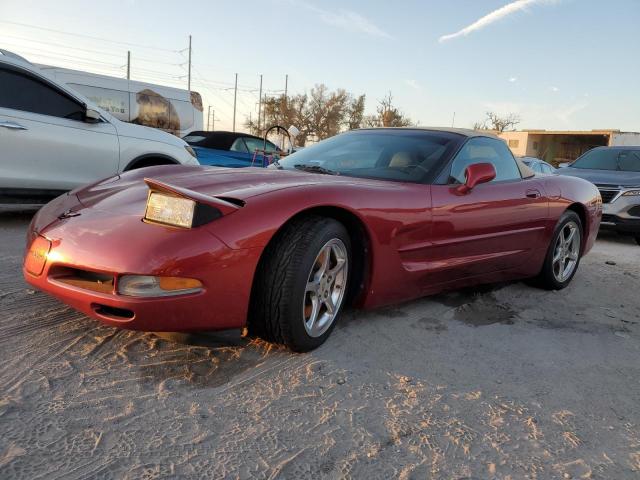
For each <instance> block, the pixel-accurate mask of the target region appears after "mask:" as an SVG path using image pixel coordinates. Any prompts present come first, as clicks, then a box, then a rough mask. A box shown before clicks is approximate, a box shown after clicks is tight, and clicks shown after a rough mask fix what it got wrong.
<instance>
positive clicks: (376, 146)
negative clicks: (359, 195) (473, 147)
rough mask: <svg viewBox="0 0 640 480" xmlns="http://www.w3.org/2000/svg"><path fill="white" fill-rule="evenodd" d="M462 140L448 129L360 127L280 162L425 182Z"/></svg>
mask: <svg viewBox="0 0 640 480" xmlns="http://www.w3.org/2000/svg"><path fill="white" fill-rule="evenodd" d="M460 140H461V139H460ZM460 140H458V135H454V134H450V133H445V132H430V131H419V130H359V131H355V132H349V133H344V134H342V135H337V136H335V137H332V138H330V139H327V140H324V141H322V142H320V143H317V144H315V145H313V146H310V147H307V148H305V149H304V150H300V151H298V152H296V153H294V154H292V155H290V156H288V157H285V158H284V159H282V160H280V162H279V166H280V167H282V168H286V169H300V170H305V171H310V172H315V173H319V174H338V175H347V176H351V177H362V178H376V179H381V180H391V181H398V182H422V181H424V179H425V178H428V177H430V176H432V175H434V174H435V173H437V171H439V169H440V167H441V166H442V165H443V163H444V162H445V161H446V160H447V159H448V157H449V155H450V153H451V151H452V150H453V148H454V146H455V145H456V144H457V143H458V142H459V141H460Z"/></svg>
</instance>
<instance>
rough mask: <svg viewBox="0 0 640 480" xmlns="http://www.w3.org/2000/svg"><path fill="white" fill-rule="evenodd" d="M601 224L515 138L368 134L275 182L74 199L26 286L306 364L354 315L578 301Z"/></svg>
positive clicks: (112, 190) (594, 201)
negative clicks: (491, 296) (515, 288)
mask: <svg viewBox="0 0 640 480" xmlns="http://www.w3.org/2000/svg"><path fill="white" fill-rule="evenodd" d="M601 215H602V201H601V198H600V195H599V193H598V190H597V189H596V187H595V186H593V185H592V184H590V183H589V182H587V181H585V180H582V179H579V178H573V177H566V176H564V177H563V176H545V177H537V176H535V175H534V174H533V172H532V171H530V170H529V169H528V168H527V167H526V166H525V165H524V164H522V163H520V162H518V161H516V160H515V159H514V157H513V155H512V154H511V152H510V151H509V149H508V148H507V146H506V145H505V144H504V142H502V141H501V140H499V139H497V138H494V137H491V136H488V135H485V134H479V133H477V132H472V131H465V130H453V129H417V128H408V129H369V130H357V131H353V132H349V133H345V134H342V135H338V136H336V137H333V138H331V139H328V140H325V141H323V142H320V143H318V144H317V145H314V146H312V147H309V148H306V149H304V150H301V151H300V152H297V153H295V154H293V155H291V156H289V157H286V158H285V159H283V160H281V161H280V162H279V163H277V164H274V165H272V166H271V168H268V169H262V168H246V169H224V168H212V167H210V168H205V167H190V166H163V167H151V168H146V169H140V170H134V171H132V172H128V173H125V174H122V175H119V176H116V177H112V178H108V179H106V180H103V181H101V182H98V183H96V184H93V185H90V186H87V187H84V188H81V189H78V190H74V191H72V192H70V193H68V194H66V195H63V196H61V197H58V198H57V199H55V200H53V201H52V202H51V203H49V204H48V205H47V206H45V207H44V208H42V209H41V210H40V211H39V212H38V213H37V215H36V216H35V217H34V219H33V221H32V223H31V226H30V228H29V232H28V239H27V248H26V255H25V261H24V276H25V278H26V280H27V281H28V282H29V283H30V284H31V285H33V286H34V287H36V288H39V289H41V290H44V291H46V292H48V293H50V294H52V295H54V296H56V297H57V298H59V299H60V300H62V301H63V302H66V303H68V304H69V305H71V306H73V307H74V308H76V309H78V310H80V311H82V312H84V313H86V314H87V315H89V316H92V317H95V318H97V319H98V320H100V321H102V322H104V323H106V324H109V325H113V326H117V327H122V328H129V329H137V330H149V331H190V330H216V329H228V328H241V327H245V326H246V327H248V329H249V332H250V333H251V334H253V335H258V336H261V337H263V338H265V339H267V340H270V341H274V342H278V343H284V344H286V345H288V346H289V347H290V348H292V349H294V350H297V351H306V350H310V349H313V348H315V347H317V346H319V345H320V344H322V343H323V342H324V341H325V340H326V338H327V337H328V336H329V334H330V333H331V330H332V329H333V327H334V326H335V324H336V319H337V317H338V315H339V313H340V311H341V309H342V308H343V307H344V306H345V305H346V304H347V303H351V304H353V305H355V306H358V307H363V308H372V307H378V306H381V305H386V304H391V303H394V302H399V301H403V300H408V299H412V298H416V297H420V296H423V295H428V294H432V293H435V292H439V291H442V290H444V289H452V288H457V287H462V286H468V285H472V284H478V283H485V282H495V281H503V280H509V279H518V278H529V277H535V278H537V280H538V283H539V284H540V285H541V286H543V287H546V288H550V289H561V288H564V287H565V286H566V285H567V284H568V283H569V282H570V281H571V279H572V278H573V276H574V275H575V273H576V270H577V268H578V264H579V262H580V258H581V256H582V255H584V254H586V253H587V252H588V251H589V250H590V249H591V247H592V245H593V243H594V241H595V238H596V233H597V231H598V226H599V223H600V218H601Z"/></svg>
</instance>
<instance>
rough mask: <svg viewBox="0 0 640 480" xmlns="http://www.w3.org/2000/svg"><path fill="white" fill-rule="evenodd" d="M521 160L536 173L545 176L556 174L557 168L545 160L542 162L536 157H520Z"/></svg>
mask: <svg viewBox="0 0 640 480" xmlns="http://www.w3.org/2000/svg"><path fill="white" fill-rule="evenodd" d="M519 158H520V160H522V162H523V163H524V164H525V165H526V166H527V167H529V168H530V169H531V170H533V171H534V172H536V173H542V174H545V175H549V174H552V173H556V168H555V167H554V166H553V165H551V164H549V163H547V162H545V161H544V160H540V159H539V158H535V157H519Z"/></svg>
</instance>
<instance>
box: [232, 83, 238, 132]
mask: <svg viewBox="0 0 640 480" xmlns="http://www.w3.org/2000/svg"><path fill="white" fill-rule="evenodd" d="M237 100H238V74H237V73H236V85H235V87H234V89H233V131H234V132H235V131H236V101H237Z"/></svg>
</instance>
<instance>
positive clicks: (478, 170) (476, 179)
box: [456, 163, 496, 195]
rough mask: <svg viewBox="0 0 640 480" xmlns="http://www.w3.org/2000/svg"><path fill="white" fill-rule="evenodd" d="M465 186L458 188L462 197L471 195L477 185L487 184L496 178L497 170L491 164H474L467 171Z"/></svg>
mask: <svg viewBox="0 0 640 480" xmlns="http://www.w3.org/2000/svg"><path fill="white" fill-rule="evenodd" d="M465 177H466V180H465V182H464V184H462V185H460V186H459V187H458V188H456V191H457V192H458V193H460V194H462V195H465V194H467V193H469V192H470V191H471V190H472V189H473V188H474V187H475V186H476V185H480V184H481V183H487V182H490V181H491V180H493V179H494V178H496V169H495V167H494V166H493V164H491V163H473V164H471V165H469V166H468V167H467V169H466V170H465Z"/></svg>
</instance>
